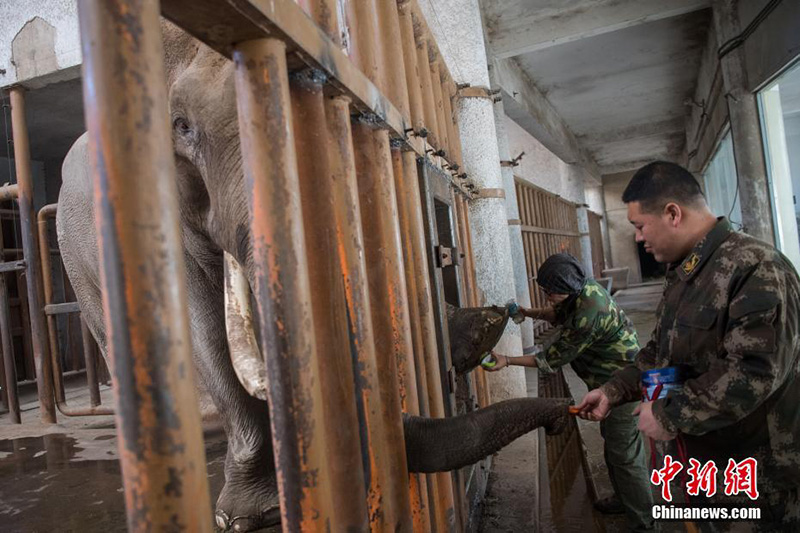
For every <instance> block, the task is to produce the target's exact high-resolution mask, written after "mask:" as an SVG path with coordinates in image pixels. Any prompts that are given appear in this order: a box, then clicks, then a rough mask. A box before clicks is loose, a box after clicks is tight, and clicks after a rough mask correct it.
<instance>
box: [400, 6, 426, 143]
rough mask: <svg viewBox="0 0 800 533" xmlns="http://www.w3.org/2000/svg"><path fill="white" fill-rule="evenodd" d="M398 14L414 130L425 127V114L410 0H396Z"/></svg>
mask: <svg viewBox="0 0 800 533" xmlns="http://www.w3.org/2000/svg"><path fill="white" fill-rule="evenodd" d="M397 7H398V9H399V16H400V37H401V41H402V45H403V65H404V67H405V71H406V87H407V88H408V103H409V110H410V113H411V124H412V127H413V128H414V131H416V132H417V133H419V132H421V131H422V130H423V129H424V128H425V114H424V111H423V107H422V105H423V104H422V86H421V82H420V78H419V76H420V74H419V67H418V65H417V45H416V43H415V41H414V23H413V21H412V18H411V0H398V2H397Z"/></svg>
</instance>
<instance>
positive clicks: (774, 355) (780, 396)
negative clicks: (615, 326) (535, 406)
mask: <svg viewBox="0 0 800 533" xmlns="http://www.w3.org/2000/svg"><path fill="white" fill-rule="evenodd" d="M799 352H800V280H798V276H797V272H796V271H795V270H794V268H793V267H792V265H791V264H790V263H789V261H788V259H786V257H785V256H783V255H782V254H781V253H780V252H779V251H777V250H776V249H775V248H774V247H772V246H771V245H768V244H766V243H764V242H761V241H759V240H757V239H755V238H753V237H751V236H749V235H745V234H743V233H737V232H734V231H733V230H732V229H731V226H730V224H729V223H728V221H727V220H725V219H724V218H721V219H720V221H719V222H718V223H717V224H716V226H714V228H713V229H712V230H711V231H710V232H709V233H708V235H706V237H705V238H704V239H703V240H702V241H701V242H700V243H698V244H697V246H696V247H695V248H694V250H693V251H692V252H691V253H690V254H689V255H688V256H687V257H686V258H685V259H684V260H683V262H681V263H680V264H677V265H670V267H669V268H668V270H667V277H666V282H665V287H664V296H663V298H662V301H661V304H660V306H659V309H658V312H657V324H656V329H655V331H654V332H653V337H652V339H651V340H650V342H649V343H648V344H647V346H645V347H644V348H643V349H642V350H641V351H640V352H639V354H638V355H637V357H636V362H635V366H630V367H628V368H625V369H623V370H621V371H620V372H618V373H616V374H615V376H614V378H613V379H612V380H611V381H609V382H608V383H606V384H605V385H604V386H603V387H602V388H603V390H604V391H605V393H606V395H607V396H608V397H609V399H610V400H611V402H612V405H614V404H616V403H620V402H622V401H630V400H632V399H640V398H641V394H642V393H641V385H640V381H639V379H640V371H641V370H646V369H651V368H663V367H666V366H680V367H682V369H683V370H684V371H685V373H686V378H687V379H686V381H685V382H684V384H683V387H682V389H680V390H677V391H670V392H669V393H668V394H667V396H666V398H664V399H660V400H657V401H655V402H654V403H653V414H654V416H655V417H656V419H657V420H658V421H659V422H660V423H661V425H662V426H663V427H664V428H665V429H667V430H669V431H671V432H680V433H681V434H682V435H683V437H682V438H683V439H684V442H685V443H686V448H687V450H688V454H689V456H690V457H695V458H697V459H704V460H715V461H717V466H718V467H719V468H720V469H722V468H724V465H725V464H726V461H727V459H729V458H732V459H735V460H737V461H740V460H742V459H743V458H747V457H754V458H756V459H757V460H758V474H759V475H758V478H759V483H760V484H761V485H762V487H763V488H766V489H767V490H768V491H769V490H779V489H781V488H787V487H796V486H798V485H800V379H798V353H799ZM720 460H721V461H723V463H722V465H720V463H719V461H720Z"/></svg>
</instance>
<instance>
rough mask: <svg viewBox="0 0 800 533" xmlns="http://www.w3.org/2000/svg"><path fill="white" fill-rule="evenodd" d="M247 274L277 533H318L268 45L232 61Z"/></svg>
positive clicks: (286, 132) (281, 131) (308, 406)
mask: <svg viewBox="0 0 800 533" xmlns="http://www.w3.org/2000/svg"><path fill="white" fill-rule="evenodd" d="M233 58H234V63H235V82H236V94H237V108H238V116H239V131H240V136H241V152H242V166H243V170H244V176H245V188H246V190H247V193H248V205H249V210H250V235H251V239H252V247H253V251H252V262H253V264H252V265H246V267H247V268H248V270H250V271H251V272H253V278H254V280H253V281H252V282H251V283H253V282H254V285H255V291H254V292H255V297H256V302H257V304H258V310H259V319H260V328H261V339H262V343H263V349H264V353H265V357H266V363H267V373H268V375H269V377H270V380H269V387H268V391H267V392H268V399H269V407H270V424H271V427H272V440H273V443H274V446H273V449H274V455H275V467H276V470H277V476H278V488H279V491H280V504H281V519H282V524H283V528H284V531H299V530H314V529H322V528H323V527H324V524H325V523H326V522H328V520H330V518H331V516H332V514H333V510H332V509H331V505H332V502H331V501H330V492H329V491H327V487H326V486H325V484H326V483H327V482H328V481H329V478H328V476H327V475H325V470H324V469H325V464H324V463H325V460H324V456H325V442H324V440H323V439H322V436H321V435H320V434H319V433H317V432H316V431H315V428H318V427H322V423H323V422H322V420H320V418H319V417H320V416H321V413H320V409H321V407H320V406H321V403H322V398H321V391H320V388H319V379H318V376H317V373H318V368H317V367H316V366H315V361H316V351H317V340H316V336H315V330H314V321H313V312H312V300H311V287H310V284H309V276H308V268H307V264H306V261H307V254H306V245H305V239H304V235H303V231H304V230H303V217H302V212H301V200H300V184H299V178H298V170H297V158H296V153H295V140H294V131H293V123H292V114H291V104H290V97H289V77H288V72H287V66H286V45H285V44H284V43H283V42H282V41H280V40H278V39H274V38H267V39H256V40H252V41H247V42H244V43H241V44H239V45H237V47H236V48H235V50H234V53H233Z"/></svg>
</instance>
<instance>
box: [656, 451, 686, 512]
mask: <svg viewBox="0 0 800 533" xmlns="http://www.w3.org/2000/svg"><path fill="white" fill-rule="evenodd" d="M681 470H683V465H682V464H681V463H680V462H679V461H673V460H672V456H671V455H667V456H665V457H664V468H661V469H658V470H653V473H652V474H651V475H650V482H651V483H652V484H653V485H661V497H662V498H664V500H665V501H668V502H671V501H672V492H670V490H669V482H670V481H672V480H673V479H674V478H675V476H677V475H678V472H680V471H681Z"/></svg>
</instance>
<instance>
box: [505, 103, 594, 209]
mask: <svg viewBox="0 0 800 533" xmlns="http://www.w3.org/2000/svg"><path fill="white" fill-rule="evenodd" d="M505 126H506V133H507V135H508V144H509V150H510V152H511V156H512V157H516V156H517V155H519V153H520V152H525V155H524V156H523V157H522V160H521V161H520V163H519V166H517V167H515V168H514V175H515V176H517V177H520V178H522V179H524V180H525V181H527V182H529V183H532V184H533V185H536V186H537V187H541V188H542V189H544V190H546V191H549V192H552V193H555V194H558V195H559V196H561V197H563V198H564V199H566V200H568V201H570V202H574V203H576V204H583V203H584V202H586V195H585V193H584V188H585V186H584V181H585V177H584V171H583V169H582V168H581V167H579V166H577V165H568V164H567V163H564V162H563V161H562V160H561V159H559V158H558V157H557V156H556V155H555V154H553V153H552V152H551V151H550V150H548V149H547V148H545V147H544V145H543V144H542V143H540V142H539V141H538V140H536V139H535V138H534V137H533V136H531V135H530V134H529V133H528V132H527V131H525V130H524V129H522V127H521V126H520V125H519V124H517V123H516V122H514V121H513V120H511V119H510V118H508V117H506V121H505Z"/></svg>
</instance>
